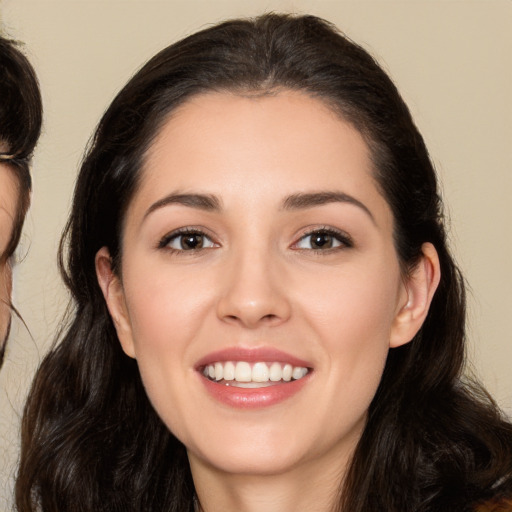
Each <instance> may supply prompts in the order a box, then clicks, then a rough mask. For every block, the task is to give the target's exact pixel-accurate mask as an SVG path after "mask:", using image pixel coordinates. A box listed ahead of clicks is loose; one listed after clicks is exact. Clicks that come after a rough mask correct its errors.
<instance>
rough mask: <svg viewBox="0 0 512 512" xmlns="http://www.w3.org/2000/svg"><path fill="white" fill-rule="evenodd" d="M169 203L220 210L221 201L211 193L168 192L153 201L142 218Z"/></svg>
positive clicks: (206, 209)
mask: <svg viewBox="0 0 512 512" xmlns="http://www.w3.org/2000/svg"><path fill="white" fill-rule="evenodd" d="M171 204H181V205H183V206H189V207H190V208H197V209H199V210H205V211H208V212H211V211H220V210H221V203H220V200H219V198H218V197H216V196H214V195H211V194H180V193H175V194H169V195H168V196H165V197H163V198H162V199H159V200H158V201H156V202H155V203H153V204H152V205H151V206H150V207H149V208H148V209H147V210H146V213H145V214H144V219H145V218H146V217H147V216H148V215H149V214H150V213H153V212H154V211H155V210H158V209H160V208H163V207H164V206H169V205H171Z"/></svg>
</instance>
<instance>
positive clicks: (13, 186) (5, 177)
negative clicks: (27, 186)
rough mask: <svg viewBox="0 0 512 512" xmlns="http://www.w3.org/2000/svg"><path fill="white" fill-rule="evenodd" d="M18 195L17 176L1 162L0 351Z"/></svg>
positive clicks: (4, 331) (7, 313)
mask: <svg viewBox="0 0 512 512" xmlns="http://www.w3.org/2000/svg"><path fill="white" fill-rule="evenodd" d="M17 197H18V187H17V181H16V177H15V176H14V174H13V172H12V171H11V170H10V169H9V167H8V166H7V165H4V164H0V353H2V348H3V346H4V344H5V341H6V338H7V334H8V332H9V324H10V318H11V310H10V301H11V267H10V264H9V261H8V258H7V256H6V254H5V251H6V249H7V246H8V244H9V241H10V239H11V236H12V229H13V223H14V217H15V214H16V204H17Z"/></svg>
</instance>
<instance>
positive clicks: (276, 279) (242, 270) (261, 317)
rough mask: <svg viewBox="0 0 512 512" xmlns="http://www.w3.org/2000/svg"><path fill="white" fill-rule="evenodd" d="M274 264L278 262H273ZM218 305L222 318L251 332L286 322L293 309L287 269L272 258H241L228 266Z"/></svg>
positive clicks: (218, 313) (248, 256) (263, 256)
mask: <svg viewBox="0 0 512 512" xmlns="http://www.w3.org/2000/svg"><path fill="white" fill-rule="evenodd" d="M273 260H274V261H273ZM227 267H228V268H226V270H225V275H224V277H223V281H224V282H225V285H224V286H223V287H222V288H221V289H222V291H221V294H220V298H219V300H218V304H217V315H218V317H219V318H220V319H221V320H222V321H224V322H228V323H232V324H238V325H241V326H243V327H245V328H248V329H256V328H258V327H261V326H269V327H270V326H277V325H280V324H282V323H284V322H286V321H287V320H288V319H289V317H290V313H291V305H290V301H289V298H288V296H287V293H286V278H285V274H286V273H285V272H283V270H284V269H279V268H277V267H278V264H277V263H276V261H275V258H272V256H271V255H270V254H263V253H262V252H260V253H259V254H251V255H247V254H245V255H240V257H237V258H233V259H232V260H231V261H230V262H229V263H227Z"/></svg>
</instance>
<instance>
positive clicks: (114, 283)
mask: <svg viewBox="0 0 512 512" xmlns="http://www.w3.org/2000/svg"><path fill="white" fill-rule="evenodd" d="M95 265H96V276H97V279H98V284H99V285H100V288H101V291H102V292H103V297H104V299H105V302H106V303H107V308H108V311H109V313H110V316H111V318H112V321H113V322H114V326H115V328H116V332H117V337H118V338H119V342H120V343H121V346H122V348H123V350H124V352H125V354H126V355H127V356H129V357H132V358H134V359H135V350H134V343H133V336H132V330H131V324H130V318H129V315H128V311H127V308H126V301H125V296H124V290H123V286H122V283H121V280H120V279H119V277H118V276H117V275H116V274H115V273H114V272H113V270H112V259H111V257H110V253H109V251H108V249H107V247H102V248H101V249H100V250H99V251H98V252H97V253H96V258H95Z"/></svg>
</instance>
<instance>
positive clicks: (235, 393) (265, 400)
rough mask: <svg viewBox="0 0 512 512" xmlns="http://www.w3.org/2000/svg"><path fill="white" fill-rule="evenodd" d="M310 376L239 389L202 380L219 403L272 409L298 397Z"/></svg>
mask: <svg viewBox="0 0 512 512" xmlns="http://www.w3.org/2000/svg"><path fill="white" fill-rule="evenodd" d="M310 375H311V374H310V373H308V374H307V375H306V376H305V377H302V379H298V380H293V381H291V382H286V383H282V384H276V385H274V386H267V387H263V388H238V387H236V386H226V385H225V384H219V383H217V382H214V381H212V380H209V379H206V378H205V377H204V376H203V375H200V378H201V380H202V381H203V384H204V386H205V388H206V390H207V391H208V392H209V393H210V395H211V396H213V398H215V399H216V400H218V401H219V402H222V403H224V404H226V405H229V406H230V407H235V408H238V409H257V408H261V407H270V406H271V405H275V404H278V403H280V402H283V401H284V400H287V399H288V398H291V397H292V396H294V395H296V394H297V393H298V392H299V391H300V390H301V389H302V388H303V387H304V385H305V384H306V383H307V381H308V380H309V377H310Z"/></svg>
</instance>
